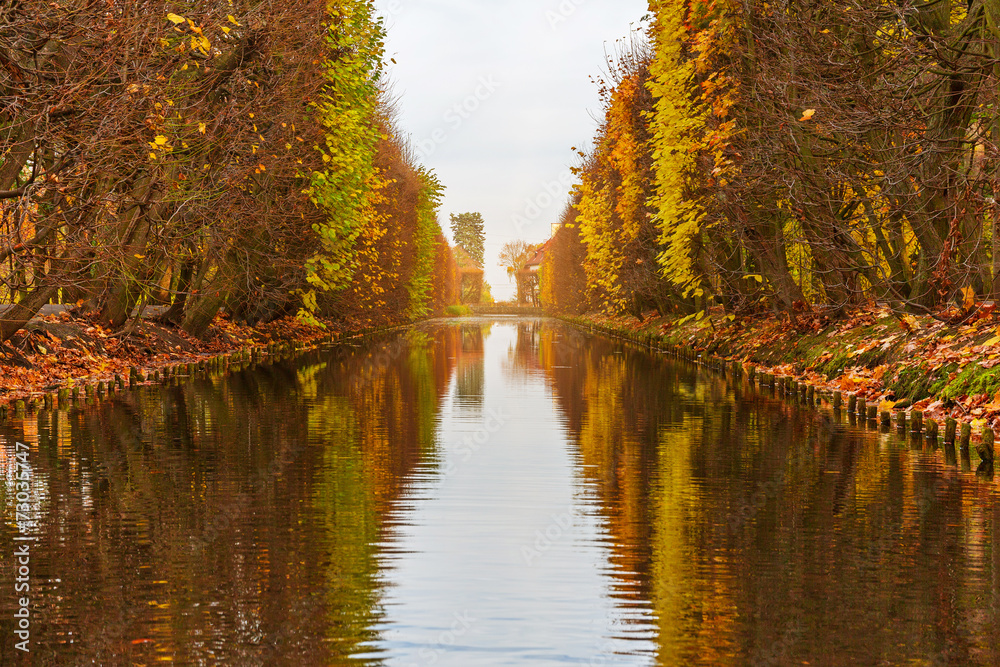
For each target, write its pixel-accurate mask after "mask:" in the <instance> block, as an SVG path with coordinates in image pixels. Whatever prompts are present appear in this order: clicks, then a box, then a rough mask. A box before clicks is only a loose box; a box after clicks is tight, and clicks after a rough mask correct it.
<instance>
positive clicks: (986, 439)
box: [977, 426, 995, 461]
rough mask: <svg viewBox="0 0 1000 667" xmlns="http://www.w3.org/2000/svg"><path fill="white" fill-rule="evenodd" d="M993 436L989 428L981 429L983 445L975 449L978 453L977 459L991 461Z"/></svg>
mask: <svg viewBox="0 0 1000 667" xmlns="http://www.w3.org/2000/svg"><path fill="white" fill-rule="evenodd" d="M994 439H995V436H994V434H993V429H992V428H990V427H989V426H984V427H983V443H982V444H981V445H979V447H978V448H977V449H978V451H979V458H980V459H982V460H983V461H993V454H994V451H993V442H994Z"/></svg>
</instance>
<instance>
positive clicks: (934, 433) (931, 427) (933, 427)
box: [924, 419, 938, 442]
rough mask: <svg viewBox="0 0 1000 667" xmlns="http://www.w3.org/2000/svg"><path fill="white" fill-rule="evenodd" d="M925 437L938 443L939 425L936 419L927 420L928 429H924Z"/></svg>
mask: <svg viewBox="0 0 1000 667" xmlns="http://www.w3.org/2000/svg"><path fill="white" fill-rule="evenodd" d="M924 435H926V436H927V439H928V440H932V441H934V442H937V437H938V423H937V421H936V420H934V419H928V420H927V427H926V428H925V429H924Z"/></svg>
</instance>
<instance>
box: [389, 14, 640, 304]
mask: <svg viewBox="0 0 1000 667" xmlns="http://www.w3.org/2000/svg"><path fill="white" fill-rule="evenodd" d="M377 4H378V7H379V10H380V11H381V12H382V14H383V15H384V16H386V17H387V25H388V29H389V37H388V43H387V56H388V57H389V58H393V59H394V60H395V61H396V63H395V64H390V75H391V78H392V80H393V81H394V82H395V84H396V93H397V94H399V95H401V98H402V99H401V103H400V108H401V112H402V115H401V119H400V121H401V122H400V125H401V128H402V129H403V131H404V132H406V133H409V134H410V137H411V140H412V142H413V144H414V146H415V147H416V149H417V152H418V155H420V156H421V158H422V159H421V161H422V162H423V164H424V165H425V166H427V167H430V168H431V169H433V170H434V171H435V172H437V174H438V176H439V177H440V179H441V181H442V183H443V184H444V185H445V187H446V188H447V192H446V193H445V199H444V205H443V207H442V209H441V226H442V227H443V228H444V229H445V233H446V234H447V235H448V236H449V238H450V233H451V230H450V223H449V219H448V216H449V214H450V213H463V212H466V211H479V212H481V213H482V214H483V217H484V218H485V220H486V278H487V280H488V281H489V282H490V284H491V285H492V286H493V294H494V296H495V297H496V298H497V299H498V300H501V299H506V298H509V297H510V296H512V295H513V292H514V287H513V285H511V284H510V282H509V281H508V279H507V275H506V273H505V272H504V270H503V269H501V268H500V267H499V266H497V253H498V252H499V250H500V247H501V246H502V245H503V244H504V243H506V242H507V241H509V240H511V239H515V238H522V239H524V240H526V241H528V242H531V243H535V242H538V241H544V240H545V239H547V238H548V237H549V235H550V231H551V225H552V223H555V222H558V220H559V216H560V214H561V213H562V210H563V209H564V208H565V206H566V202H567V200H568V192H569V188H570V185H571V184H572V180H571V179H572V177H571V176H570V174H569V168H570V167H571V166H575V165H576V159H575V158H576V155H575V153H574V152H573V151H572V150H571V149H572V147H574V146H577V147H580V148H583V147H586V146H589V145H590V142H591V140H592V138H593V135H594V131H595V130H596V128H597V122H596V121H595V120H594V119H595V117H597V116H598V115H599V114H600V101H599V99H598V91H597V87H596V86H595V85H594V84H593V83H592V82H591V80H590V77H591V76H593V75H598V74H600V73H601V72H602V71H604V70H605V69H606V67H605V51H607V52H608V53H612V52H613V51H614V49H615V41H616V40H623V39H627V38H628V35H629V32H630V30H635V29H637V28H639V27H640V25H641V24H640V21H641V19H642V17H643V16H644V15H645V13H646V10H647V2H646V0H377Z"/></svg>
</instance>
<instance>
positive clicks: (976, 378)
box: [940, 364, 1000, 399]
mask: <svg viewBox="0 0 1000 667" xmlns="http://www.w3.org/2000/svg"><path fill="white" fill-rule="evenodd" d="M998 389H1000V368H990V369H986V368H983V367H982V366H980V365H979V364H968V365H967V366H966V367H965V368H964V369H962V371H961V372H960V373H959V374H958V376H957V377H956V378H955V379H954V380H951V381H950V382H948V383H947V384H946V385H945V386H944V387H942V389H941V392H940V395H941V398H944V399H949V398H958V397H959V396H966V395H968V396H971V395H973V394H990V395H992V394H995V393H996V392H997V390H998Z"/></svg>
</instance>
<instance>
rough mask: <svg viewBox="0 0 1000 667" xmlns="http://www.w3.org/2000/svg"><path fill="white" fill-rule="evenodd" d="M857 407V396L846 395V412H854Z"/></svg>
mask: <svg viewBox="0 0 1000 667" xmlns="http://www.w3.org/2000/svg"><path fill="white" fill-rule="evenodd" d="M857 407H858V397H857V396H856V395H854V394H849V395H848V396H847V412H848V414H852V415H853V414H854V413H855V412H856V411H857Z"/></svg>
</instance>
